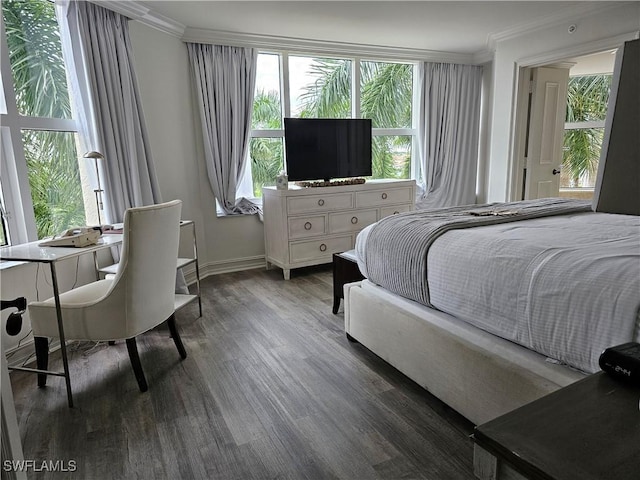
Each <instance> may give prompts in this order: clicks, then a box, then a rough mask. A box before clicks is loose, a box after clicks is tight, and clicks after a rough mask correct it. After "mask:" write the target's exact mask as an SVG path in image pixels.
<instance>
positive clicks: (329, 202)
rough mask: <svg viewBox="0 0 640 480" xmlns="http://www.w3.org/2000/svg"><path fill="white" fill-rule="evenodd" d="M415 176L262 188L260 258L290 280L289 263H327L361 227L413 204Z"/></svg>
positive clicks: (349, 244)
mask: <svg viewBox="0 0 640 480" xmlns="http://www.w3.org/2000/svg"><path fill="white" fill-rule="evenodd" d="M415 188H416V187H415V181H414V180H368V181H367V182H366V183H363V184H360V185H340V186H333V187H313V188H300V187H296V186H292V185H291V184H290V185H289V189H288V190H277V189H276V188H275V187H265V188H264V189H263V190H262V199H263V211H264V237H265V257H266V262H267V268H269V266H270V264H273V265H276V266H278V267H280V268H282V270H283V273H284V278H285V279H287V280H288V279H289V275H290V271H291V269H292V268H299V267H306V266H309V265H318V264H321V263H331V261H332V255H333V254H334V253H338V252H344V251H347V250H351V249H352V248H353V247H354V246H355V238H356V235H357V234H358V232H359V231H360V230H362V229H363V228H364V227H366V226H367V225H370V224H372V223H374V222H376V221H378V220H380V219H381V218H383V217H386V216H388V215H393V214H396V213H400V212H408V211H410V210H413V209H414V206H415Z"/></svg>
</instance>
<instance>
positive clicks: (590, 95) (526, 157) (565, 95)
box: [512, 49, 616, 200]
mask: <svg viewBox="0 0 640 480" xmlns="http://www.w3.org/2000/svg"><path fill="white" fill-rule="evenodd" d="M615 52H616V50H615V49H609V50H607V51H604V52H599V53H594V54H589V55H583V56H579V57H572V58H568V59H566V60H564V61H563V62H554V63H553V64H548V65H538V66H535V67H521V68H520V76H519V78H520V80H519V84H518V96H517V105H516V132H515V133H516V135H515V139H516V143H515V150H514V151H515V152H516V157H515V159H514V160H515V161H514V169H513V175H512V192H513V195H512V200H523V199H530V198H542V197H558V196H559V197H566V198H580V199H586V200H588V199H591V198H592V197H593V190H594V186H595V179H596V172H597V170H598V161H599V158H600V149H601V144H602V139H603V135H604V122H605V118H606V113H607V106H608V98H609V91H610V86H611V79H612V73H613V65H614V61H615Z"/></svg>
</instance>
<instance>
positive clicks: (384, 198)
mask: <svg viewBox="0 0 640 480" xmlns="http://www.w3.org/2000/svg"><path fill="white" fill-rule="evenodd" d="M382 199H383V200H386V199H387V193H386V192H385V193H383V194H382Z"/></svg>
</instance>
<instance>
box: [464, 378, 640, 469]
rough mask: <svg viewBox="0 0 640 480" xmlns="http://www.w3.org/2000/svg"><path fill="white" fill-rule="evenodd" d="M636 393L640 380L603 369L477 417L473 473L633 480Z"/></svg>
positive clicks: (639, 415)
mask: <svg viewBox="0 0 640 480" xmlns="http://www.w3.org/2000/svg"><path fill="white" fill-rule="evenodd" d="M638 399H640V387H637V386H632V385H628V384H625V383H622V382H621V381H619V380H615V379H612V378H611V377H609V376H608V375H607V374H605V373H603V372H600V373H596V374H594V375H591V376H589V377H587V378H585V379H583V380H580V381H578V382H576V383H573V384H571V385H568V386H566V387H564V388H562V389H560V390H558V391H556V392H553V393H551V394H549V395H546V396H544V397H542V398H540V399H538V400H536V401H534V402H531V403H529V404H527V405H524V406H523V407H520V408H518V409H516V410H513V411H511V412H509V413H506V414H504V415H502V416H500V417H498V418H495V419H493V420H491V421H489V422H487V423H485V424H484V425H480V426H478V427H476V429H475V432H474V434H473V436H474V440H475V447H474V471H475V474H476V477H478V478H481V479H485V480H487V479H496V478H509V479H524V478H527V479H541V480H542V479H544V480H550V479H553V480H556V479H565V480H570V479H575V480H597V479H603V478H615V479H617V480H632V479H633V480H636V479H638V478H639V477H638V475H639V473H638V472H640V411H639V410H638Z"/></svg>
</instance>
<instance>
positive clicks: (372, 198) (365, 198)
mask: <svg viewBox="0 0 640 480" xmlns="http://www.w3.org/2000/svg"><path fill="white" fill-rule="evenodd" d="M411 194H412V189H411V188H387V189H384V190H383V189H380V190H373V191H371V192H356V207H357V208H362V207H377V206H381V205H393V204H394V203H409V204H410V203H412V198H411Z"/></svg>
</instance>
